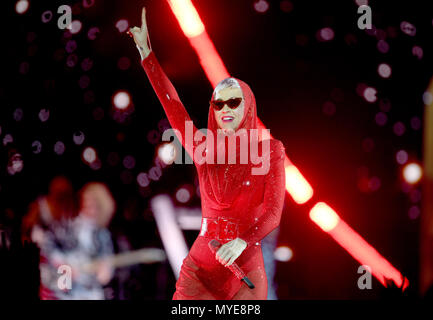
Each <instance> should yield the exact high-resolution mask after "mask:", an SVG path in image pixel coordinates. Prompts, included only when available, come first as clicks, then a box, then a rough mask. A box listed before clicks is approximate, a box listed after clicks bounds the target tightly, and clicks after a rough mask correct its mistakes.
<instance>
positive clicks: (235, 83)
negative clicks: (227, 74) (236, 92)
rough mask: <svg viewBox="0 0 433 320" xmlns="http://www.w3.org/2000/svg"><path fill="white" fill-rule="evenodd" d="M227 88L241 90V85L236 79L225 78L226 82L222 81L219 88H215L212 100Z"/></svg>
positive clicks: (218, 85)
mask: <svg viewBox="0 0 433 320" xmlns="http://www.w3.org/2000/svg"><path fill="white" fill-rule="evenodd" d="M225 88H239V89H241V85H240V84H239V82H238V81H237V80H236V79H235V78H225V79H224V80H221V81H220V82H219V83H218V84H217V86H216V87H215V89H214V91H213V94H212V98H214V97H215V95H216V93H217V92H218V91H221V90H222V89H225Z"/></svg>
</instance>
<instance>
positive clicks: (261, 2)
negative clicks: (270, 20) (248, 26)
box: [254, 0, 269, 13]
mask: <svg viewBox="0 0 433 320" xmlns="http://www.w3.org/2000/svg"><path fill="white" fill-rule="evenodd" d="M268 9H269V3H268V1H266V0H257V1H256V2H254V10H256V11H257V12H259V13H265V12H266V11H268Z"/></svg>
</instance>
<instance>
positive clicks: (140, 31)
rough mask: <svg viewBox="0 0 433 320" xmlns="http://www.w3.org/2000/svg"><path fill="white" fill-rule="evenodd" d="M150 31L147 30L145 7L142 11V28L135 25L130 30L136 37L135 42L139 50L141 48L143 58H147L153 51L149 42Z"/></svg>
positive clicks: (130, 33) (131, 34) (132, 35)
mask: <svg viewBox="0 0 433 320" xmlns="http://www.w3.org/2000/svg"><path fill="white" fill-rule="evenodd" d="M148 33H149V32H148V30H147V23H146V8H145V7H143V10H142V13H141V28H139V27H133V28H130V29H129V31H128V34H129V35H130V36H131V37H133V38H134V42H135V44H136V45H137V48H138V50H140V55H141V58H142V59H145V58H146V57H147V56H148V55H149V53H150V51H151V50H150V48H149V45H148V42H147V38H148Z"/></svg>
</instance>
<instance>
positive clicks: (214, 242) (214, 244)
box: [208, 239, 255, 289]
mask: <svg viewBox="0 0 433 320" xmlns="http://www.w3.org/2000/svg"><path fill="white" fill-rule="evenodd" d="M208 245H209V248H210V250H211V251H212V252H213V253H215V254H216V252H217V250H218V249H219V248H220V247H221V243H219V241H218V240H215V239H213V240H211V241H209V244H208ZM227 268H229V269H230V271H231V272H233V273H234V274H235V276H236V277H237V278H238V279H240V280H242V281H243V282H245V283H246V284H247V286H248V287H249V288H250V289H254V288H255V286H254V284H253V283H252V282H251V280H250V279H248V277H247V276H246V275H245V273H244V272H243V271H242V269H241V268H239V266H238V265H237V264H236V262H233V263H232V264H231V265H230V266H228V267H227Z"/></svg>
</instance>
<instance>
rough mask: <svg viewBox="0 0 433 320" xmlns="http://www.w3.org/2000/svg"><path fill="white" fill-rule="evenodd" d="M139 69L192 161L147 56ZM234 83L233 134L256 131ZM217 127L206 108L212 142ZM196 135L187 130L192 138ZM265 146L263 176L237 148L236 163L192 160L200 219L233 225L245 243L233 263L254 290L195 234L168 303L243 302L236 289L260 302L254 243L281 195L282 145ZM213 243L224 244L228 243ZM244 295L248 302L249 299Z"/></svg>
mask: <svg viewBox="0 0 433 320" xmlns="http://www.w3.org/2000/svg"><path fill="white" fill-rule="evenodd" d="M142 66H143V68H144V70H145V71H146V74H147V76H148V78H149V80H150V82H151V84H152V86H153V88H154V90H155V92H156V94H157V96H158V98H159V100H160V102H161V104H162V106H163V107H164V110H165V113H166V115H167V118H168V120H169V122H170V124H171V126H172V128H173V129H177V130H178V131H179V133H180V134H178V133H177V136H178V138H179V140H180V141H181V142H182V145H183V146H184V148H185V149H186V151H187V152H188V153H189V155H190V156H191V158H193V156H192V155H193V154H194V150H195V148H196V147H197V143H193V144H192V145H191V144H190V143H186V139H185V132H186V131H185V126H186V125H185V121H191V119H190V117H189V115H188V113H187V112H186V110H185V108H184V106H183V104H182V102H181V101H180V99H179V96H178V94H177V92H176V90H175V88H174V87H173V85H172V84H171V82H170V80H169V79H168V77H167V76H166V74H165V73H164V71H163V70H162V68H161V66H160V65H159V63H158V61H157V59H156V57H155V55H154V53H153V51H152V52H151V53H150V54H149V56H148V57H147V58H145V59H144V60H143V61H142ZM236 80H237V81H238V83H239V84H240V86H241V90H242V93H243V98H244V103H245V109H244V116H243V119H242V121H241V123H240V125H239V127H238V129H237V130H239V128H245V129H256V128H257V112H256V102H255V98H254V94H253V92H252V91H251V89H250V87H249V86H248V85H247V84H246V83H245V82H243V81H241V80H238V79H236ZM217 128H218V125H217V123H216V120H215V116H214V111H213V109H212V107H210V108H209V117H208V130H212V132H215V135H214V136H215V137H216V129H217ZM197 130H198V129H197V128H196V127H195V126H193V133H194V134H195V133H196V131H197ZM247 131H248V130H247ZM248 132H249V131H248ZM269 142H270V157H269V158H268V159H270V167H269V171H268V173H267V174H264V175H252V174H251V168H252V167H253V166H260V165H254V164H252V163H251V162H250V161H248V163H247V164H241V163H240V162H239V148H237V149H236V150H237V158H236V164H226V163H224V164H216V162H215V164H210V163H207V162H206V161H205V162H204V163H201V164H199V163H198V162H196V160H195V159H194V158H193V160H194V164H195V166H196V168H197V172H198V176H199V184H200V193H201V198H202V218H214V219H215V218H221V219H223V220H224V218H227V219H230V221H237V222H238V223H239V224H238V231H237V233H236V234H235V235H234V238H236V237H239V238H241V239H243V240H245V241H246V242H247V247H246V249H245V250H244V251H243V252H242V254H241V255H240V256H239V257H238V258H237V259H236V260H235V263H237V264H238V266H239V267H240V268H241V269H242V270H243V271H244V273H245V274H246V275H247V277H248V278H249V279H250V280H251V281H252V282H253V283H254V285H255V288H254V289H249V288H248V287H246V284H244V283H243V282H241V281H240V280H239V279H238V278H236V276H235V275H234V274H233V273H232V272H231V271H230V270H229V268H227V267H224V266H223V265H222V264H221V263H220V262H219V261H218V260H216V258H215V254H214V253H212V252H211V250H210V249H209V247H208V243H209V241H210V240H211V239H209V238H207V237H205V236H201V235H199V236H198V237H197V239H196V240H195V242H194V244H193V245H192V247H191V249H190V252H189V254H188V256H187V257H186V258H185V259H184V260H183V264H182V267H181V271H180V275H179V279H178V281H177V283H176V292H175V293H174V295H173V299H179V300H186V299H194V300H203V299H205V300H212V299H218V300H229V299H232V298H233V297H234V296H235V295H236V294H237V293H238V292H239V294H237V295H236V297H235V298H236V299H243V295H242V292H244V291H239V290H240V289H241V286H245V287H246V288H247V289H246V290H254V298H256V299H263V300H264V299H266V297H267V278H266V274H265V268H264V263H263V254H262V249H261V244H260V240H261V239H263V238H264V237H265V236H266V235H267V234H268V233H269V232H271V231H272V230H273V229H274V228H276V227H277V226H278V225H279V223H280V219H281V212H282V208H283V203H284V195H285V171H284V155H285V150H284V146H283V144H282V143H281V142H280V141H279V140H275V139H271V140H270V141H269ZM260 143H261V142H260ZM260 143H259V150H261V147H260ZM202 229H203V225H202ZM219 241H220V242H221V244H224V243H227V242H229V241H230V240H219ZM244 296H245V297H247V298H246V299H250V295H244Z"/></svg>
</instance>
